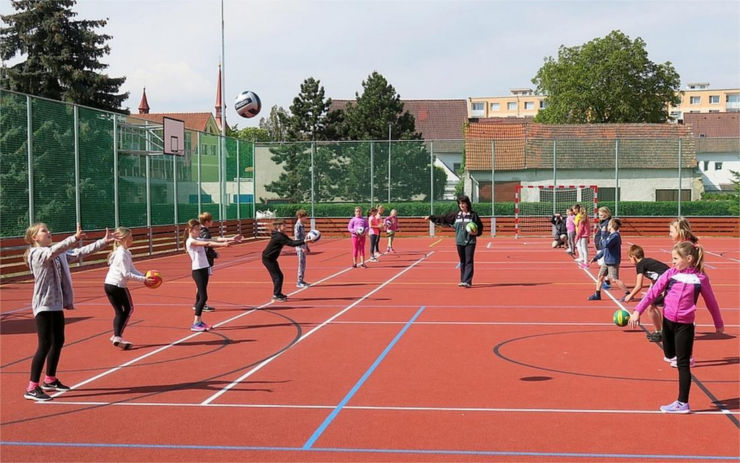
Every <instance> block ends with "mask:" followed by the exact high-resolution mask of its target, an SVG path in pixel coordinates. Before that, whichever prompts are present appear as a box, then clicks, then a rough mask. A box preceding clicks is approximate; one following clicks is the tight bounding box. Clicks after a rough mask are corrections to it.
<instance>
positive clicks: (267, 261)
mask: <svg viewBox="0 0 740 463" xmlns="http://www.w3.org/2000/svg"><path fill="white" fill-rule="evenodd" d="M284 229H285V222H283V221H282V220H276V221H275V222H273V224H272V234H271V235H270V242H269V243H267V246H265V250H264V251H262V265H264V266H265V268H266V269H267V271H268V272H269V273H270V278H272V300H273V302H285V301H287V300H288V296H286V295H285V294H283V272H282V271H281V270H280V265H278V261H277V260H278V257H280V251H281V250H282V249H283V246H286V245H287V246H293V247H296V246H301V245H303V244H305V243H306V242H310V241H311V239H310V238H309V237H306V239H305V240H292V239H290V238H289V237H288V236H287V235H286V234H285V233H283V230H284Z"/></svg>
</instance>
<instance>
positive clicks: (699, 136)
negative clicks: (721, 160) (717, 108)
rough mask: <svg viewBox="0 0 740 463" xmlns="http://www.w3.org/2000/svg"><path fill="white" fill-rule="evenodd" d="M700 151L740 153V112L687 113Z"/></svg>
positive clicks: (686, 121)
mask: <svg viewBox="0 0 740 463" xmlns="http://www.w3.org/2000/svg"><path fill="white" fill-rule="evenodd" d="M684 124H686V125H690V126H691V127H692V128H693V132H694V136H695V137H696V151H697V152H698V153H740V113H685V114H684Z"/></svg>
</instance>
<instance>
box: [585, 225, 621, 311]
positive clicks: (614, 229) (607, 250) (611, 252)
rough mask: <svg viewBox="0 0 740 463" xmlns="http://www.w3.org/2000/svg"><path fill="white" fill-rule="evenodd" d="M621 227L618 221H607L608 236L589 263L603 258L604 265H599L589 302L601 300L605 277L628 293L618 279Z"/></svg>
mask: <svg viewBox="0 0 740 463" xmlns="http://www.w3.org/2000/svg"><path fill="white" fill-rule="evenodd" d="M621 226H622V221H621V220H619V219H611V220H610V221H609V228H608V229H609V236H608V237H607V238H606V239H605V240H602V242H601V245H602V246H601V250H600V251H599V252H598V253H597V254H596V255H595V256H594V258H593V259H591V262H596V261H597V260H599V259H600V258H602V257H603V258H604V263H603V264H602V265H601V268H600V269H599V277H598V278H597V279H596V292H595V293H594V294H592V295H590V296H589V297H588V300H589V301H600V300H601V285H602V283H604V279H605V278H606V277H607V276H608V277H609V279H610V280H611V281H612V283H613V284H615V285H617V286H618V287H619V288H620V289H621V290H622V291H624V292H625V293H629V291H627V287H626V286H625V285H624V283H622V281H621V280H620V279H619V264H620V263H621V262H622V237H621V235H620V234H619V229H620V228H621Z"/></svg>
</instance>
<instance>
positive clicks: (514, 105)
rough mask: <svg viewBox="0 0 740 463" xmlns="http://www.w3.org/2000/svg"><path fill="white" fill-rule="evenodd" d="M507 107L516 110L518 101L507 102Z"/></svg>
mask: <svg viewBox="0 0 740 463" xmlns="http://www.w3.org/2000/svg"><path fill="white" fill-rule="evenodd" d="M506 109H508V110H509V111H516V103H515V102H513V101H512V102H510V103H506Z"/></svg>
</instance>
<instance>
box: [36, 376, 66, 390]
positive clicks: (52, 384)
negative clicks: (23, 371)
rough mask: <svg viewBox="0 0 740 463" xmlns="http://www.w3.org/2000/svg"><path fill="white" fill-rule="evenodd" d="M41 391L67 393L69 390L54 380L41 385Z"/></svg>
mask: <svg viewBox="0 0 740 463" xmlns="http://www.w3.org/2000/svg"><path fill="white" fill-rule="evenodd" d="M41 389H44V390H47V391H69V390H70V389H71V388H70V387H69V386H65V385H64V384H62V382H61V381H59V380H58V379H55V380H54V381H52V382H50V383H42V384H41Z"/></svg>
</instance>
